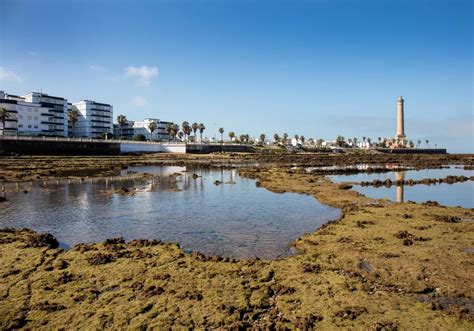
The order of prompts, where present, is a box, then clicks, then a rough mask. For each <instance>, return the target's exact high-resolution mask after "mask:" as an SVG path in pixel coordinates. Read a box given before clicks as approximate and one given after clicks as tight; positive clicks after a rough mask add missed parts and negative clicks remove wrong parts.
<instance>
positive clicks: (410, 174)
mask: <svg viewBox="0 0 474 331" xmlns="http://www.w3.org/2000/svg"><path fill="white" fill-rule="evenodd" d="M372 167H373V166H372ZM362 169H363V168H362ZM397 173H398V174H399V173H401V171H390V172H378V173H373V172H372V173H367V172H365V173H364V172H361V173H358V174H348V175H344V174H343V175H334V176H328V178H329V179H331V180H332V181H335V182H338V183H340V182H371V181H373V180H376V179H379V180H382V181H384V180H386V179H391V180H396V179H397ZM403 176H404V179H405V180H409V179H413V180H420V179H425V178H444V177H447V176H466V177H469V176H474V170H464V169H462V167H461V166H447V167H446V168H443V169H410V170H405V171H403Z"/></svg>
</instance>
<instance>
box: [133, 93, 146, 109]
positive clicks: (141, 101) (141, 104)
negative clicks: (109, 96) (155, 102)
mask: <svg viewBox="0 0 474 331" xmlns="http://www.w3.org/2000/svg"><path fill="white" fill-rule="evenodd" d="M133 104H134V105H135V106H137V107H144V106H146V105H147V104H148V101H147V100H146V99H145V98H144V97H141V96H136V97H135V98H133Z"/></svg>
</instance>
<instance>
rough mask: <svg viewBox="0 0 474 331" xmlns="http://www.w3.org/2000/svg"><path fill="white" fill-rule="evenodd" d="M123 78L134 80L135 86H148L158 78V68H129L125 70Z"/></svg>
mask: <svg viewBox="0 0 474 331" xmlns="http://www.w3.org/2000/svg"><path fill="white" fill-rule="evenodd" d="M125 76H126V77H129V78H134V79H136V82H137V84H138V85H140V86H150V84H151V80H152V79H153V78H154V77H156V76H158V68H157V67H148V66H141V67H134V66H129V67H127V68H125Z"/></svg>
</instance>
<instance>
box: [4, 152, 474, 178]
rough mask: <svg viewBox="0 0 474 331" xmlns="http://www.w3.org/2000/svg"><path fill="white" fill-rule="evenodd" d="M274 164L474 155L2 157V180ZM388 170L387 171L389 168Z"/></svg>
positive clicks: (459, 161)
mask: <svg viewBox="0 0 474 331" xmlns="http://www.w3.org/2000/svg"><path fill="white" fill-rule="evenodd" d="M257 164H258V165H259V166H260V167H268V166H272V165H282V166H283V165H284V166H298V167H301V168H305V167H327V166H336V167H337V166H340V167H343V168H344V167H347V166H351V165H357V164H365V165H367V166H368V169H359V170H354V169H350V168H347V169H339V170H315V171H313V172H314V173H315V174H321V175H323V174H337V173H357V172H364V171H365V172H370V171H384V169H385V168H384V167H382V166H381V165H387V164H390V165H391V166H392V169H391V170H393V168H400V169H406V168H407V167H411V168H416V169H423V168H436V167H438V168H439V167H443V166H446V165H447V164H451V165H463V166H465V167H467V168H469V167H472V166H473V165H474V155H471V154H441V155H423V154H421V155H403V154H402V155H400V154H397V155H395V154H393V155H392V154H382V153H346V154H334V153H299V154H298V153H254V154H248V153H247V154H246V153H242V154H238V153H228V154H220V153H217V154H208V155H197V154H165V153H158V154H142V155H135V154H134V155H118V156H67V157H66V156H26V155H25V156H5V157H1V158H0V182H2V181H8V182H11V181H34V180H44V179H53V178H64V177H68V178H87V177H97V176H117V175H118V174H119V173H120V171H121V170H123V169H127V168H128V167H132V166H147V165H155V166H160V165H176V166H191V167H192V166H195V167H221V168H235V167H236V166H240V165H257ZM385 171H389V170H387V169H385Z"/></svg>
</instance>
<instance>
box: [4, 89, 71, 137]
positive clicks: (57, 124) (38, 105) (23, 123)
mask: <svg viewBox="0 0 474 331" xmlns="http://www.w3.org/2000/svg"><path fill="white" fill-rule="evenodd" d="M0 107H2V108H5V109H6V110H7V112H8V114H9V117H8V118H7V120H6V121H5V134H6V135H49V136H64V137H66V136H67V100H66V99H64V98H59V97H54V96H49V95H47V94H43V93H36V92H31V93H28V94H27V95H24V96H18V95H11V94H7V93H5V92H4V91H0Z"/></svg>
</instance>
